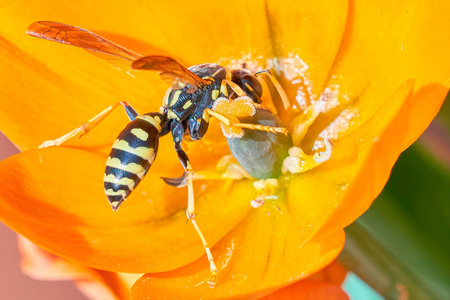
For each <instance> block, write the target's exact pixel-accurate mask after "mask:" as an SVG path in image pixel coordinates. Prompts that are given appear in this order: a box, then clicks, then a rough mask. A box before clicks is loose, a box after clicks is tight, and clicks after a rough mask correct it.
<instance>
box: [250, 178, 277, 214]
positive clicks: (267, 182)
mask: <svg viewBox="0 0 450 300" xmlns="http://www.w3.org/2000/svg"><path fill="white" fill-rule="evenodd" d="M253 186H254V188H255V190H256V194H257V196H256V199H254V200H252V201H251V202H250V205H251V206H252V207H253V208H258V207H261V206H262V205H263V204H264V203H265V200H266V199H268V198H269V196H273V195H274V194H275V192H276V190H277V188H278V180H277V179H275V178H268V179H260V180H258V181H255V182H253Z"/></svg>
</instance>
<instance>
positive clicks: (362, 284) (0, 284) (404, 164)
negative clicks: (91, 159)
mask: <svg viewBox="0 0 450 300" xmlns="http://www.w3.org/2000/svg"><path fill="white" fill-rule="evenodd" d="M449 100H450V99H449V95H447V98H446V100H445V102H444V105H443V107H442V108H441V111H440V113H439V115H438V116H437V117H436V119H435V120H434V121H433V123H432V124H431V125H430V127H429V128H428V130H427V131H426V132H425V133H424V134H423V135H422V137H421V138H420V139H419V140H418V141H417V142H416V143H415V144H414V145H412V146H411V147H410V148H409V149H407V150H406V151H405V152H404V153H403V154H402V155H401V156H400V158H399V160H398V162H397V163H396V165H395V166H394V169H393V170H392V174H391V178H390V179H389V182H388V183H387V185H386V187H385V188H384V190H383V192H382V193H381V194H380V196H379V197H378V198H377V199H376V200H375V202H374V203H373V205H372V206H371V208H370V209H369V210H368V211H367V212H366V213H365V214H364V215H363V216H361V217H360V218H359V219H358V220H357V221H356V222H355V223H354V224H352V225H351V226H349V227H348V228H346V245H345V248H344V251H343V252H342V254H341V255H340V256H339V260H340V262H341V263H342V264H343V265H344V266H345V267H346V268H347V269H348V270H349V274H348V276H347V278H346V280H345V281H344V284H343V287H344V289H345V290H346V291H347V293H348V294H349V296H350V298H351V299H355V300H359V299H366V300H378V299H383V298H384V299H401V300H403V299H450V104H449ZM17 152H18V150H17V149H16V148H15V147H14V145H13V144H12V143H11V142H9V140H8V139H7V138H6V137H5V136H4V135H2V134H1V133H0V160H3V159H5V158H7V157H8V156H10V155H13V154H15V153H17ZM0 240H1V248H0V255H1V259H0V299H9V300H19V299H34V300H40V299H46V300H48V299H65V300H72V299H79V300H82V299H86V297H85V296H83V295H82V294H81V293H80V292H79V291H78V290H77V289H76V288H75V286H74V284H73V283H72V282H67V281H66V282H64V281H56V282H48V281H36V280H33V279H30V278H28V277H27V276H25V275H23V274H22V272H21V270H20V254H19V252H18V247H17V236H16V234H15V233H14V232H13V231H12V230H10V229H9V228H8V227H6V226H5V225H4V224H2V223H1V222H0Z"/></svg>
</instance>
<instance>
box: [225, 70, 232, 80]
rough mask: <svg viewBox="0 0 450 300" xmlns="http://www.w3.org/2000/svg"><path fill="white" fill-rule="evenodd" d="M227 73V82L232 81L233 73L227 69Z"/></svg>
mask: <svg viewBox="0 0 450 300" xmlns="http://www.w3.org/2000/svg"><path fill="white" fill-rule="evenodd" d="M225 71H226V75H225V79H226V80H231V72H230V70H228V69H225Z"/></svg>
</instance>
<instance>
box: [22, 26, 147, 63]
mask: <svg viewBox="0 0 450 300" xmlns="http://www.w3.org/2000/svg"><path fill="white" fill-rule="evenodd" d="M27 34H29V35H31V36H34V37H38V38H41V39H46V40H49V41H54V42H58V43H62V44H67V45H72V46H76V47H80V48H84V49H86V50H90V51H94V52H96V53H99V54H106V55H108V56H109V55H111V56H114V57H117V58H120V59H122V60H126V61H134V60H136V59H138V58H140V57H142V55H139V54H137V53H134V52H133V51H131V50H128V49H126V48H124V47H122V46H119V45H117V44H114V43H113V42H110V41H108V40H107V39H105V38H102V37H101V36H98V35H96V34H95V33H92V32H89V31H87V30H84V29H81V28H78V27H75V26H71V25H66V24H62V23H57V22H50V21H40V22H35V23H33V24H31V25H30V26H28V29H27Z"/></svg>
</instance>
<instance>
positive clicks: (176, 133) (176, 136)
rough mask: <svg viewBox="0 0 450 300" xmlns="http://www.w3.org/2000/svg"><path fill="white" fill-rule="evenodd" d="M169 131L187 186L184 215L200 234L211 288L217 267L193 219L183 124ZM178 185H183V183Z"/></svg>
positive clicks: (190, 177) (193, 204) (190, 181)
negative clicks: (182, 141)
mask: <svg viewBox="0 0 450 300" xmlns="http://www.w3.org/2000/svg"><path fill="white" fill-rule="evenodd" d="M171 131H172V135H173V140H174V142H175V151H176V152H177V155H178V159H179V160H180V162H181V165H182V166H183V168H184V170H185V174H183V176H182V177H180V178H182V179H183V181H184V180H185V184H186V185H187V188H188V203H187V210H186V215H187V218H188V220H190V221H191V222H192V225H193V226H194V229H195V230H196V231H197V234H198V235H199V236H200V239H201V240H202V243H203V247H204V248H205V252H206V256H207V257H208V261H209V265H210V269H211V277H210V279H209V280H208V283H209V287H210V288H213V287H215V285H216V283H217V267H216V264H215V263H214V258H213V256H212V253H211V250H210V248H209V246H208V243H207V242H206V239H205V237H204V236H203V233H202V231H201V230H200V227H198V225H197V222H196V221H195V198H194V185H193V177H194V170H193V169H192V166H191V163H190V161H189V158H188V156H187V154H186V152H184V150H183V148H182V147H181V140H182V138H183V134H184V128H183V125H182V124H181V123H174V125H172V126H171ZM175 180H176V179H175ZM180 186H184V183H183V184H182V185H180Z"/></svg>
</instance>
